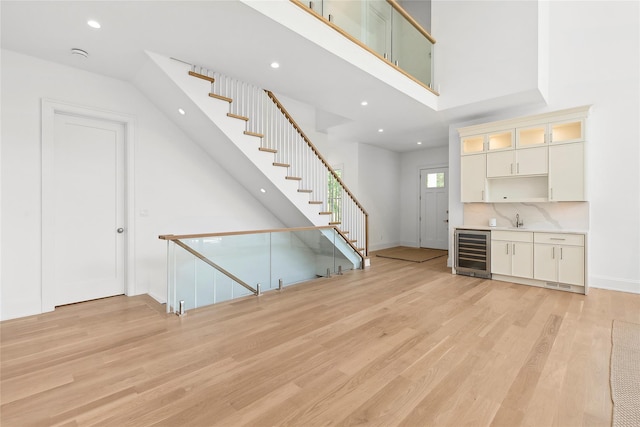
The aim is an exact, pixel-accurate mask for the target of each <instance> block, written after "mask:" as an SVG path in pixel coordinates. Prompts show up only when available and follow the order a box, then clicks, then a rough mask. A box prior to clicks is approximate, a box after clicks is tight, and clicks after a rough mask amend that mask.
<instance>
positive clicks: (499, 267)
mask: <svg viewBox="0 0 640 427" xmlns="http://www.w3.org/2000/svg"><path fill="white" fill-rule="evenodd" d="M491 274H492V276H493V278H494V279H495V280H503V281H509V282H513V283H520V284H525V285H532V286H540V287H546V288H552V289H562V290H567V291H571V292H577V293H586V292H587V286H586V280H585V278H586V261H585V235H584V234H580V233H547V232H537V231H516V230H514V231H510V230H492V231H491Z"/></svg>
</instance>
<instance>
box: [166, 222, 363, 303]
mask: <svg viewBox="0 0 640 427" xmlns="http://www.w3.org/2000/svg"><path fill="white" fill-rule="evenodd" d="M161 237H164V236H161ZM172 237H173V236H172ZM167 261H168V263H169V265H168V294H167V303H168V306H167V311H168V312H179V311H180V307H181V302H182V308H183V309H184V310H185V311H187V310H191V309H194V308H198V307H203V306H207V305H211V304H216V303H219V302H223V301H227V300H231V299H235V298H238V297H242V296H246V295H253V294H254V293H255V292H256V290H257V288H258V284H260V291H261V292H266V291H269V290H271V289H277V288H279V286H280V281H282V286H288V285H291V284H295V283H300V282H305V281H308V280H312V279H315V278H317V277H326V276H331V275H334V274H336V273H338V272H340V271H348V270H352V269H355V268H361V266H362V256H361V255H360V254H359V253H358V252H357V251H356V250H355V249H354V248H353V247H352V246H351V245H350V244H349V241H347V240H346V239H345V238H344V237H343V236H342V235H341V234H340V233H339V232H338V231H337V230H336V229H335V228H333V227H319V228H305V229H290V230H282V231H280V230H278V231H267V232H256V233H251V234H236V235H222V236H210V237H199V238H188V237H186V236H185V237H184V238H179V236H175V238H174V239H172V241H171V242H170V243H169V246H168V257H167ZM250 288H253V289H250Z"/></svg>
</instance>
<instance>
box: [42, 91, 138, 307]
mask: <svg viewBox="0 0 640 427" xmlns="http://www.w3.org/2000/svg"><path fill="white" fill-rule="evenodd" d="M57 113H64V114H70V115H75V116H81V117H89V118H96V119H100V120H109V121H113V122H116V123H122V124H123V125H124V129H125V131H124V132H125V135H124V137H125V142H124V143H125V216H126V225H125V227H126V230H127V232H126V234H125V237H126V244H125V279H124V289H125V294H126V295H128V296H131V295H135V294H136V286H135V283H136V282H135V278H136V271H135V238H134V237H135V229H134V227H135V196H134V190H135V186H134V176H135V174H134V172H135V167H134V154H135V127H136V118H135V117H134V116H130V115H126V114H122V113H115V112H112V111H107V110H101V109H97V108H92V107H86V106H83V105H76V104H70V103H67V102H63V101H57V100H52V99H46V98H43V99H42V117H41V119H42V128H41V132H42V134H41V143H42V165H41V179H42V188H41V191H42V193H41V198H42V228H41V230H40V232H41V239H42V247H41V262H42V277H41V282H40V286H41V305H42V312H47V311H53V310H54V308H55V304H54V301H55V295H54V288H53V286H48V283H49V281H50V279H51V278H52V277H53V274H52V271H53V266H52V265H51V262H50V261H49V260H48V258H47V254H50V253H52V248H51V245H52V242H50V241H48V240H47V239H46V237H45V235H46V233H45V231H46V230H51V229H52V227H53V224H52V221H53V216H52V215H47V214H46V213H47V212H50V211H51V210H52V208H51V206H52V204H53V199H52V197H51V195H52V194H53V193H52V191H50V190H49V188H50V185H51V182H50V180H49V179H47V178H48V177H50V176H51V175H52V173H53V166H54V165H53V141H54V132H53V131H54V120H55V115H56V114H57Z"/></svg>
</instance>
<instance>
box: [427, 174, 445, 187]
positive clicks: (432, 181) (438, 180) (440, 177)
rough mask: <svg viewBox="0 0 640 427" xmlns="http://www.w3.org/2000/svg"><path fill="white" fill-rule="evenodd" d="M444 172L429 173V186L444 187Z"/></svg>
mask: <svg viewBox="0 0 640 427" xmlns="http://www.w3.org/2000/svg"><path fill="white" fill-rule="evenodd" d="M444 187H445V183H444V172H437V173H428V174H427V188H444Z"/></svg>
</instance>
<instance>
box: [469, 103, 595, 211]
mask: <svg viewBox="0 0 640 427" xmlns="http://www.w3.org/2000/svg"><path fill="white" fill-rule="evenodd" d="M589 108H590V106H585V107H577V108H572V109H569V110H563V111H556V112H551V113H544V114H539V115H536V116H529V117H521V118H518V119H510V120H502V121H499V122H492V123H485V124H481V125H475V126H469V127H466V128H461V129H458V132H459V134H460V142H461V155H462V159H464V158H465V157H468V156H470V155H480V154H482V155H483V157H482V158H484V159H485V160H486V165H485V176H484V177H481V176H480V173H481V172H482V170H481V165H480V162H481V159H480V158H476V159H473V161H472V160H469V161H462V164H463V165H462V167H461V169H462V170H463V173H462V176H461V181H462V194H463V196H462V201H463V202H471V201H473V202H480V201H484V202H489V203H493V202H545V201H556V202H559V201H586V200H587V197H586V191H585V175H584V172H585V167H584V163H585V146H586V145H585V144H586V132H585V124H586V117H587V114H588V112H589ZM471 164H473V167H471ZM472 170H473V173H471V171H472ZM471 194H474V196H473V197H471ZM480 196H481V197H480Z"/></svg>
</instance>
